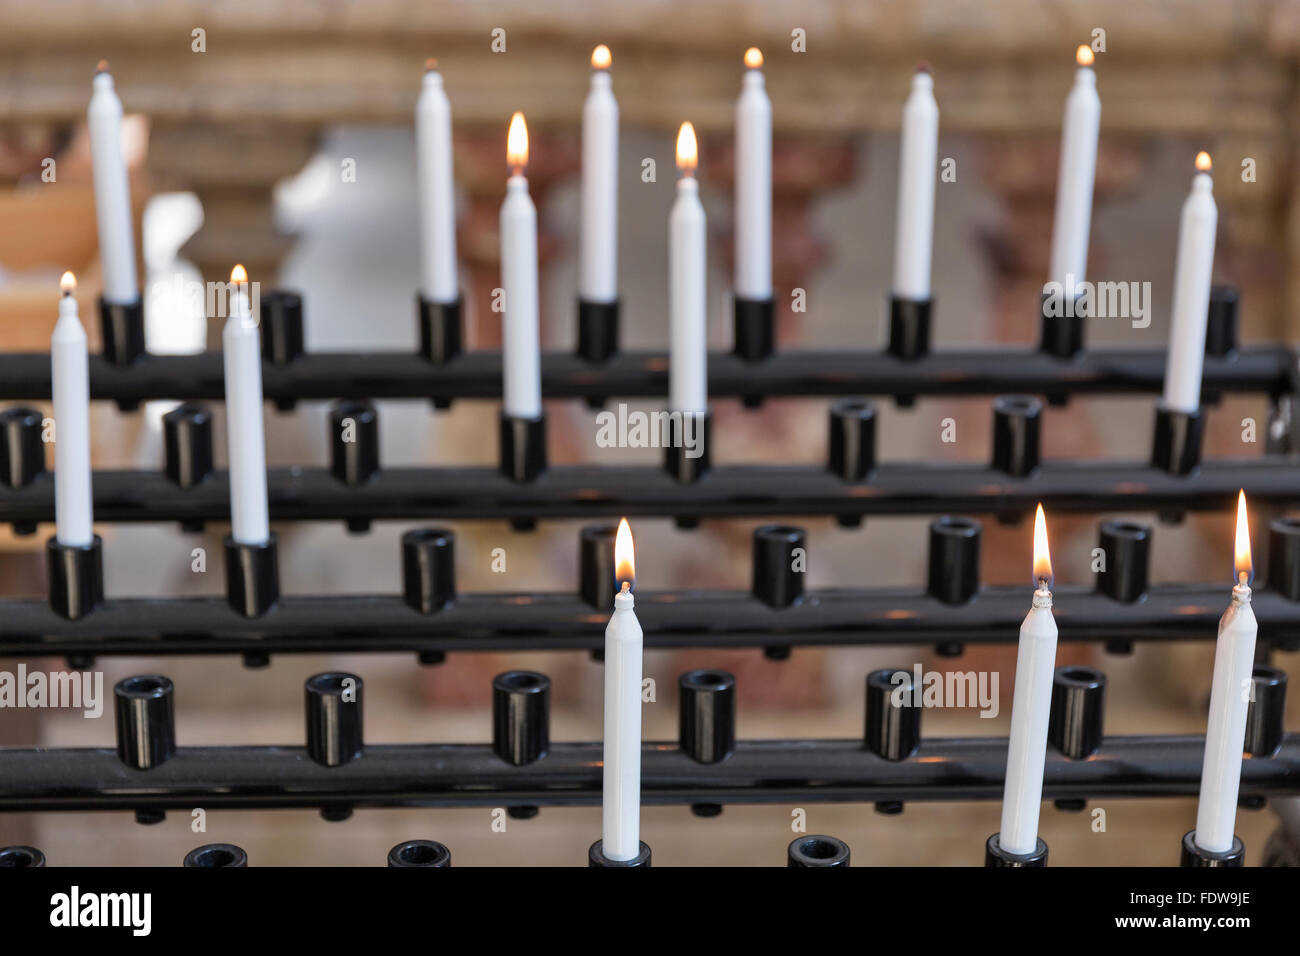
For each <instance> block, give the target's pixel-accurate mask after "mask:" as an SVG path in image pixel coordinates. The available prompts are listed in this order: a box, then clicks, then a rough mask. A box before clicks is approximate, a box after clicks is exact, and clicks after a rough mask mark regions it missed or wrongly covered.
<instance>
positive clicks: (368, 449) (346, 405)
mask: <svg viewBox="0 0 1300 956" xmlns="http://www.w3.org/2000/svg"><path fill="white" fill-rule="evenodd" d="M378 472H379V413H378V412H377V411H376V410H375V406H374V405H373V404H372V403H371V402H365V401H354V400H350V399H344V400H343V401H341V402H336V403H335V404H334V406H333V407H332V408H330V473H331V474H332V475H333V476H334V477H335V478H337V479H338V480H339V481H341V482H343V483H344V484H345V485H351V486H353V487H355V486H357V485H364V484H365V483H366V482H367V481H369V480H370V479H371V478H373V477H374V476H375V475H376V474H377V473H378Z"/></svg>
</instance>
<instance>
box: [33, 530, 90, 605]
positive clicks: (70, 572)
mask: <svg viewBox="0 0 1300 956" xmlns="http://www.w3.org/2000/svg"><path fill="white" fill-rule="evenodd" d="M45 558H46V567H47V568H48V570H49V578H50V607H51V608H53V609H54V612H55V613H56V614H58V615H60V616H61V617H65V618H67V619H68V620H71V621H76V620H80V619H81V618H83V617H85V616H86V615H87V614H89V613H90V612H91V611H93V610H95V608H97V607H98V606H99V605H100V604H101V603H103V600H104V542H103V540H102V539H101V538H100V537H99V535H94V536H93V537H92V538H91V540H90V544H86V545H80V544H61V543H60V542H59V539H58V537H57V536H56V537H52V538H50V539H49V540H48V541H47V542H46V543H45Z"/></svg>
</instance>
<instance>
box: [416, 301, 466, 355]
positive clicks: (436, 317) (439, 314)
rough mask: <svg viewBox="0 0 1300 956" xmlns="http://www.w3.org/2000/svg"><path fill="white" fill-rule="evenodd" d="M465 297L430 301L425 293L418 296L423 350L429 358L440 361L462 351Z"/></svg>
mask: <svg viewBox="0 0 1300 956" xmlns="http://www.w3.org/2000/svg"><path fill="white" fill-rule="evenodd" d="M462 301H463V300H462V298H461V297H460V296H457V297H456V301H455V302H430V301H429V300H427V299H426V298H425V297H424V296H423V295H420V294H418V293H417V295H416V296H415V306H416V310H417V311H418V313H419V316H420V354H421V355H423V356H424V357H425V358H426V359H428V360H429V361H430V362H435V363H437V364H439V365H441V364H442V363H444V362H447V361H449V360H451V359H454V358H455V357H456V356H457V355H459V354H460V351H461V341H462V336H461V303H462Z"/></svg>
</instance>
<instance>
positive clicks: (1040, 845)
mask: <svg viewBox="0 0 1300 956" xmlns="http://www.w3.org/2000/svg"><path fill="white" fill-rule="evenodd" d="M999 836H1000V834H997V833H995V834H993V835H992V836H991V837H989V838H988V841H987V842H986V843H985V844H984V865H985V866H986V867H1017V866H1028V867H1038V866H1047V844H1046V843H1044V842H1043V838H1042V837H1038V842H1037V843H1036V844H1035V846H1034V852H1033V853H1026V854H1023V855H1022V854H1019V853H1009V852H1007V851H1006V850H1004V849H1003V848H1002V844H1001V843H1000V842H999V839H998V838H999Z"/></svg>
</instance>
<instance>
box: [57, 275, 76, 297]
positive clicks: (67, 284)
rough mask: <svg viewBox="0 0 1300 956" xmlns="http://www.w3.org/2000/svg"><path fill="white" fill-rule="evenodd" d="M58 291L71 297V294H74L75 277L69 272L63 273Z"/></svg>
mask: <svg viewBox="0 0 1300 956" xmlns="http://www.w3.org/2000/svg"><path fill="white" fill-rule="evenodd" d="M59 291H60V292H62V293H63V294H64V295H72V293H74V292H76V291H77V277H76V276H74V275H73V274H72V273H71V272H65V273H63V276H62V278H60V279H59Z"/></svg>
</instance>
